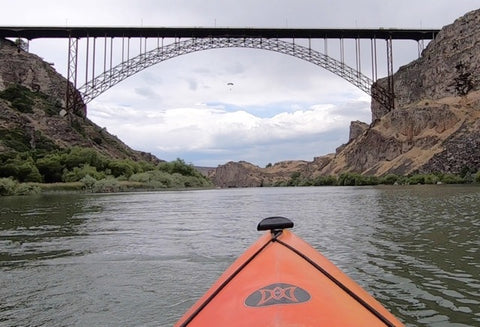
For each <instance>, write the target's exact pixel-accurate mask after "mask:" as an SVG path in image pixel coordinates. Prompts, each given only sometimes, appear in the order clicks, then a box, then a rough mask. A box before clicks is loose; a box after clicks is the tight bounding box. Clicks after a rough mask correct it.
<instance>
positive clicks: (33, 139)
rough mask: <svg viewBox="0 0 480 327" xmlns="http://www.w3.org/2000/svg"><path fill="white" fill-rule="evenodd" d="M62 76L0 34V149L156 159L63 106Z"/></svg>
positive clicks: (3, 150) (63, 86)
mask: <svg viewBox="0 0 480 327" xmlns="http://www.w3.org/2000/svg"><path fill="white" fill-rule="evenodd" d="M65 90H66V80H65V79H64V78H63V77H62V76H61V75H60V74H58V73H57V72H56V71H55V69H54V68H53V67H52V66H51V65H49V64H48V63H46V62H44V61H43V60H42V59H41V58H40V57H38V56H36V55H34V54H31V53H28V52H25V51H23V50H22V49H20V48H19V47H17V46H16V45H15V44H14V43H13V42H11V41H8V40H1V39H0V153H3V154H5V153H10V155H11V154H12V153H20V152H25V151H36V152H37V154H40V155H41V153H42V152H48V151H52V150H55V149H66V148H70V147H73V146H81V147H88V148H93V149H95V150H97V151H98V152H99V153H101V154H104V155H105V156H107V157H110V158H114V159H132V160H146V161H153V162H158V159H157V158H156V157H154V156H153V155H151V154H148V153H144V152H139V151H135V150H133V149H131V148H129V147H128V146H127V145H126V144H124V143H123V142H121V141H120V140H119V139H118V138H117V137H115V136H114V135H111V134H110V133H108V132H107V130H106V129H104V128H101V127H99V126H97V125H95V124H94V123H93V122H91V121H90V120H89V119H88V118H86V117H85V113H84V111H83V110H84V109H83V108H82V109H79V110H78V111H76V112H66V111H65V110H64V107H65V103H64V98H65V92H66V91H65Z"/></svg>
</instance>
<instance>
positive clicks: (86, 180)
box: [80, 175, 97, 191]
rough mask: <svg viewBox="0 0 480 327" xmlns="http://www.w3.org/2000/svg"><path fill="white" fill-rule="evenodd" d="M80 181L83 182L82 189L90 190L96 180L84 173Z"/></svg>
mask: <svg viewBox="0 0 480 327" xmlns="http://www.w3.org/2000/svg"><path fill="white" fill-rule="evenodd" d="M80 182H81V183H82V184H83V188H84V189H86V190H90V191H91V190H93V189H94V187H95V183H96V182H97V180H96V179H95V178H93V177H92V176H90V175H86V176H85V177H83V178H82V179H81V180H80Z"/></svg>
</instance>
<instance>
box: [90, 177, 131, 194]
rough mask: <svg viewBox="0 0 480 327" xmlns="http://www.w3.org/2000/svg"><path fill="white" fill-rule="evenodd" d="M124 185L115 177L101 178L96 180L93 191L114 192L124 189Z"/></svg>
mask: <svg viewBox="0 0 480 327" xmlns="http://www.w3.org/2000/svg"><path fill="white" fill-rule="evenodd" d="M123 190H124V187H123V186H122V185H121V184H120V183H119V182H118V181H117V180H116V179H113V178H106V179H101V180H99V181H96V182H95V185H94V186H93V189H92V191H93V192H95V193H112V192H119V191H123Z"/></svg>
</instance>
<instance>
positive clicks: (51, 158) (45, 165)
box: [36, 153, 65, 183]
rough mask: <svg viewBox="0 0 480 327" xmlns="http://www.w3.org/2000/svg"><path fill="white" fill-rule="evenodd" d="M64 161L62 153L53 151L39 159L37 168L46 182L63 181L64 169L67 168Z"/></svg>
mask: <svg viewBox="0 0 480 327" xmlns="http://www.w3.org/2000/svg"><path fill="white" fill-rule="evenodd" d="M63 161H64V160H63V158H62V155H61V154H58V153H52V154H49V155H47V156H45V157H43V158H40V159H38V160H37V162H36V164H37V168H38V170H39V171H40V174H42V175H43V179H44V181H45V182H46V183H56V182H61V181H62V176H63V170H64V169H65V165H64V163H63Z"/></svg>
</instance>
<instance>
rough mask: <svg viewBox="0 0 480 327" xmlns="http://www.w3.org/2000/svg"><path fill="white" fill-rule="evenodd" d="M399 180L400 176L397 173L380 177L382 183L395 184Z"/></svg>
mask: <svg viewBox="0 0 480 327" xmlns="http://www.w3.org/2000/svg"><path fill="white" fill-rule="evenodd" d="M398 180H399V176H397V175H395V174H388V175H385V176H383V177H382V178H381V179H380V184H386V185H393V184H395V183H398Z"/></svg>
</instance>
